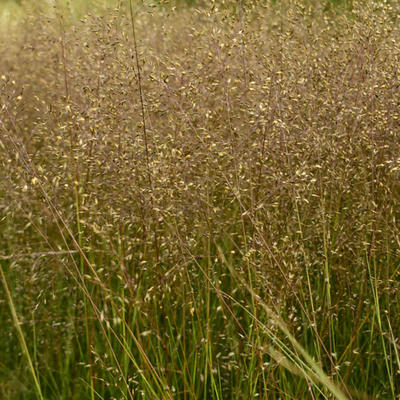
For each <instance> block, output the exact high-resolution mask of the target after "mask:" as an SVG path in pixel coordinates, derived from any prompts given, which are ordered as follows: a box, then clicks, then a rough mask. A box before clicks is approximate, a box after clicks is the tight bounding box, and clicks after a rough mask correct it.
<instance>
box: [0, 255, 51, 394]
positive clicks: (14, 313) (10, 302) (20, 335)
mask: <svg viewBox="0 0 400 400" xmlns="http://www.w3.org/2000/svg"><path fill="white" fill-rule="evenodd" d="M0 277H1V282H2V284H3V287H4V292H5V294H6V297H7V302H8V306H9V307H10V311H11V315H12V319H13V322H14V326H15V329H16V330H17V332H18V339H19V342H20V345H21V348H22V351H23V352H24V354H25V356H26V359H27V361H28V365H29V370H30V372H31V374H32V378H33V381H34V383H35V390H36V393H37V397H38V399H40V400H44V397H43V394H42V389H41V387H40V382H39V377H38V375H37V373H36V371H35V367H34V366H33V363H32V359H31V356H30V354H29V350H28V346H27V345H26V341H25V337H24V333H23V332H22V329H21V323H20V321H19V318H18V315H17V311H16V309H15V306H14V302H13V299H12V296H11V292H10V289H9V287H8V284H7V279H6V277H5V275H4V271H3V265H2V263H0Z"/></svg>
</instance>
